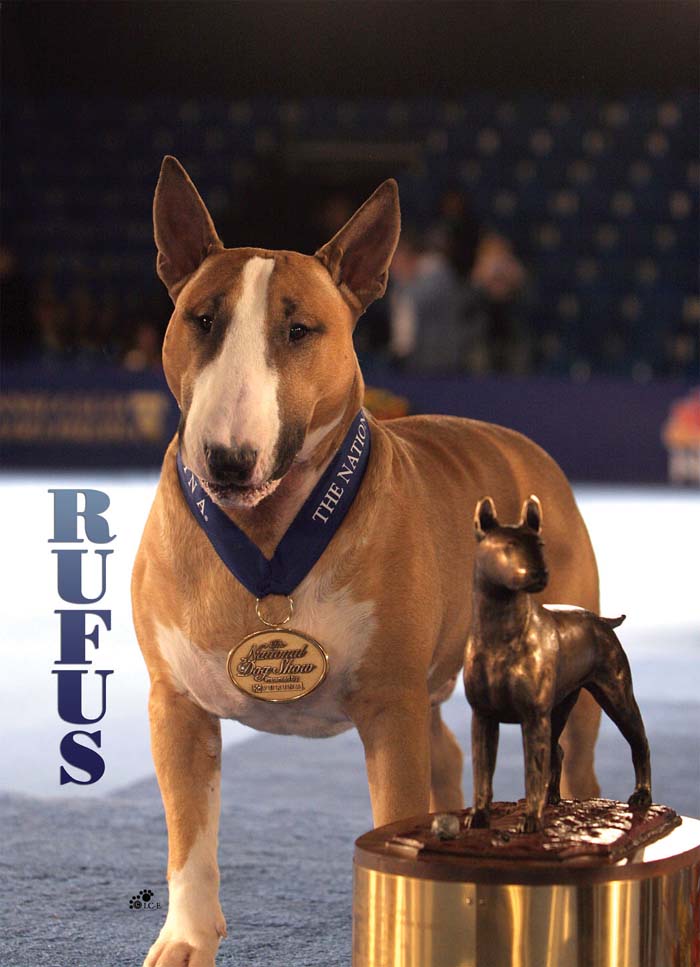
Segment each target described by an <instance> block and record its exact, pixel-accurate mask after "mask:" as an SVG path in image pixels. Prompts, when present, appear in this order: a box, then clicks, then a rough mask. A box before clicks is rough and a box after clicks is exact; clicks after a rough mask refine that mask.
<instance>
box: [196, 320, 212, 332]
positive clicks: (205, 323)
mask: <svg viewBox="0 0 700 967" xmlns="http://www.w3.org/2000/svg"><path fill="white" fill-rule="evenodd" d="M197 325H198V326H199V328H200V329H201V330H202V332H210V331H211V327H212V326H213V325H214V320H213V319H212V317H211V316H197Z"/></svg>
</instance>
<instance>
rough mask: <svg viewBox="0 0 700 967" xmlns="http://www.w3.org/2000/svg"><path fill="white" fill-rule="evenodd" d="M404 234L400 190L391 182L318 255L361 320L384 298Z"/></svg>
mask: <svg viewBox="0 0 700 967" xmlns="http://www.w3.org/2000/svg"><path fill="white" fill-rule="evenodd" d="M400 232H401V210H400V208H399V189H398V185H397V184H396V182H395V181H394V179H393V178H389V179H388V181H385V182H383V183H382V184H381V185H380V186H379V188H377V190H376V191H375V192H374V194H373V195H371V196H370V197H369V198H368V199H367V201H366V202H365V203H364V205H363V206H362V207H361V208H358V210H357V211H356V212H355V214H354V215H353V216H352V218H351V219H350V221H349V222H347V223H346V224H345V225H344V226H343V227H342V228H341V229H340V231H339V232H338V233H337V234H336V235H334V236H333V238H332V239H331V240H330V242H327V243H326V244H325V245H324V246H323V247H322V248H320V249H319V250H318V252H316V258H317V259H320V261H321V262H323V264H324V265H325V266H326V268H327V269H328V271H329V272H330V274H331V278H332V279H333V281H334V282H335V284H336V285H337V286H338V288H339V289H340V291H341V293H342V294H343V297H344V298H345V301H346V302H347V303H348V304H349V305H350V307H351V308H352V309H354V310H355V312H356V313H357V315H358V316H359V315H361V314H362V313H363V312H364V311H365V309H366V308H367V306H368V305H369V304H370V303H371V302H374V300H375V299H378V298H379V297H380V296H382V295H384V291H385V289H386V284H387V281H388V279H389V265H390V264H391V259H392V257H393V255H394V249H395V248H396V245H397V243H398V241H399V233H400Z"/></svg>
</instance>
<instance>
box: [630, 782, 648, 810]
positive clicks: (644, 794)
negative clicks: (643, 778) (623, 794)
mask: <svg viewBox="0 0 700 967" xmlns="http://www.w3.org/2000/svg"><path fill="white" fill-rule="evenodd" d="M627 805H628V806H631V807H632V809H648V808H649V806H651V790H650V789H647V787H646V786H640V787H639V789H635V790H634V792H633V793H632V795H631V796H630V797H629V799H628V800H627Z"/></svg>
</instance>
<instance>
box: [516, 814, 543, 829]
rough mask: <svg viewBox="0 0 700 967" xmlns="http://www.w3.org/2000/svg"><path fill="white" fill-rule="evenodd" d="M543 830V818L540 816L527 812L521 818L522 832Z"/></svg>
mask: <svg viewBox="0 0 700 967" xmlns="http://www.w3.org/2000/svg"><path fill="white" fill-rule="evenodd" d="M541 830H542V820H541V819H540V818H539V817H538V816H533V815H532V814H531V813H526V814H525V815H524V816H523V818H522V819H521V820H520V832H521V833H539V832H541Z"/></svg>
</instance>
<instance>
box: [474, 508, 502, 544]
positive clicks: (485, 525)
mask: <svg viewBox="0 0 700 967" xmlns="http://www.w3.org/2000/svg"><path fill="white" fill-rule="evenodd" d="M496 527H498V521H497V520H496V505H495V504H494V502H493V501H492V500H491V498H490V497H482V499H481V500H480V501H479V503H478V504H477V505H476V510H475V511H474V531H475V533H476V539H477V540H478V541H483V539H484V538H485V537H486V535H487V534H488V532H489V531H492V530H494V528H496Z"/></svg>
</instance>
